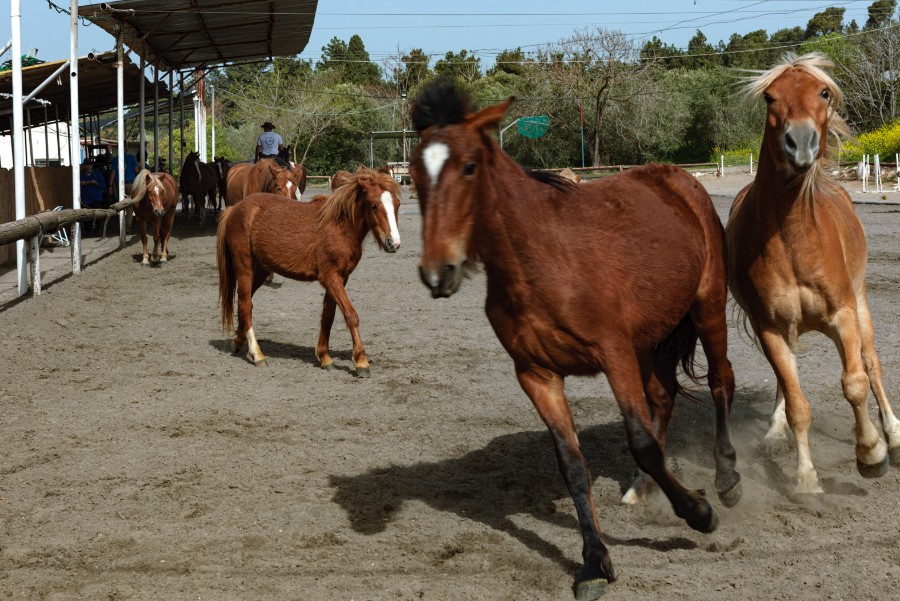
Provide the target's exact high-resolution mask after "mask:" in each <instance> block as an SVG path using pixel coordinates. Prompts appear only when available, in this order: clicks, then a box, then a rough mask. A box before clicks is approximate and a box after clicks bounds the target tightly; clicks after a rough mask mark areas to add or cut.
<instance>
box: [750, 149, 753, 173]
mask: <svg viewBox="0 0 900 601" xmlns="http://www.w3.org/2000/svg"><path fill="white" fill-rule="evenodd" d="M750 175H753V153H752V152H751V153H750Z"/></svg>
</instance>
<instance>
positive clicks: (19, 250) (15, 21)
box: [10, 0, 28, 296]
mask: <svg viewBox="0 0 900 601" xmlns="http://www.w3.org/2000/svg"><path fill="white" fill-rule="evenodd" d="M10 26H11V27H12V72H13V107H12V108H13V181H14V183H15V187H16V191H15V195H16V220H17V221H18V220H19V219H24V218H25V140H24V139H23V136H22V35H21V26H22V11H21V9H20V6H19V0H10ZM27 262H28V258H27V257H26V255H25V241H24V240H17V241H16V269H17V270H18V271H17V275H18V278H19V296H22V295H23V294H25V293H26V292H28V274H27V272H26V265H27Z"/></svg>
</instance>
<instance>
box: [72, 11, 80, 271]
mask: <svg viewBox="0 0 900 601" xmlns="http://www.w3.org/2000/svg"><path fill="white" fill-rule="evenodd" d="M69 12H70V13H71V15H70V16H71V19H70V20H69V36H70V37H69V68H70V72H69V74H70V76H69V86H70V87H69V106H70V107H71V109H70V110H71V112H72V114H71V117H72V134H73V135H72V136H70V137H69V152H70V155H71V161H72V208H73V209H75V210H78V209H80V208H81V172H80V169H81V165H79V163H80V162H81V161H80V160H78V159H79V156H80V154H79V146H80V136H79V135H78V112H79V111H78V0H72V7H71V9H70V10H69ZM70 248H71V249H72V273H73V274H76V275H77V274H80V273H81V224H80V223H75V224H74V225H73V226H72V244H71V245H70Z"/></svg>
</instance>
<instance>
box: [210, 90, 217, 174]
mask: <svg viewBox="0 0 900 601" xmlns="http://www.w3.org/2000/svg"><path fill="white" fill-rule="evenodd" d="M210 94H211V97H212V101H211V102H210V106H211V107H212V159H213V160H216V88H215V87H213V86H210Z"/></svg>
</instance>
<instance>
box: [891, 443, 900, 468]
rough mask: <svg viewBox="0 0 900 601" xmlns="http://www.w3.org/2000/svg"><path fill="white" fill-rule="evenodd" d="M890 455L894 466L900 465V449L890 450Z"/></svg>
mask: <svg viewBox="0 0 900 601" xmlns="http://www.w3.org/2000/svg"><path fill="white" fill-rule="evenodd" d="M888 455H890V457H891V464H892V465H900V447H893V448H891V449H888Z"/></svg>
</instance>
